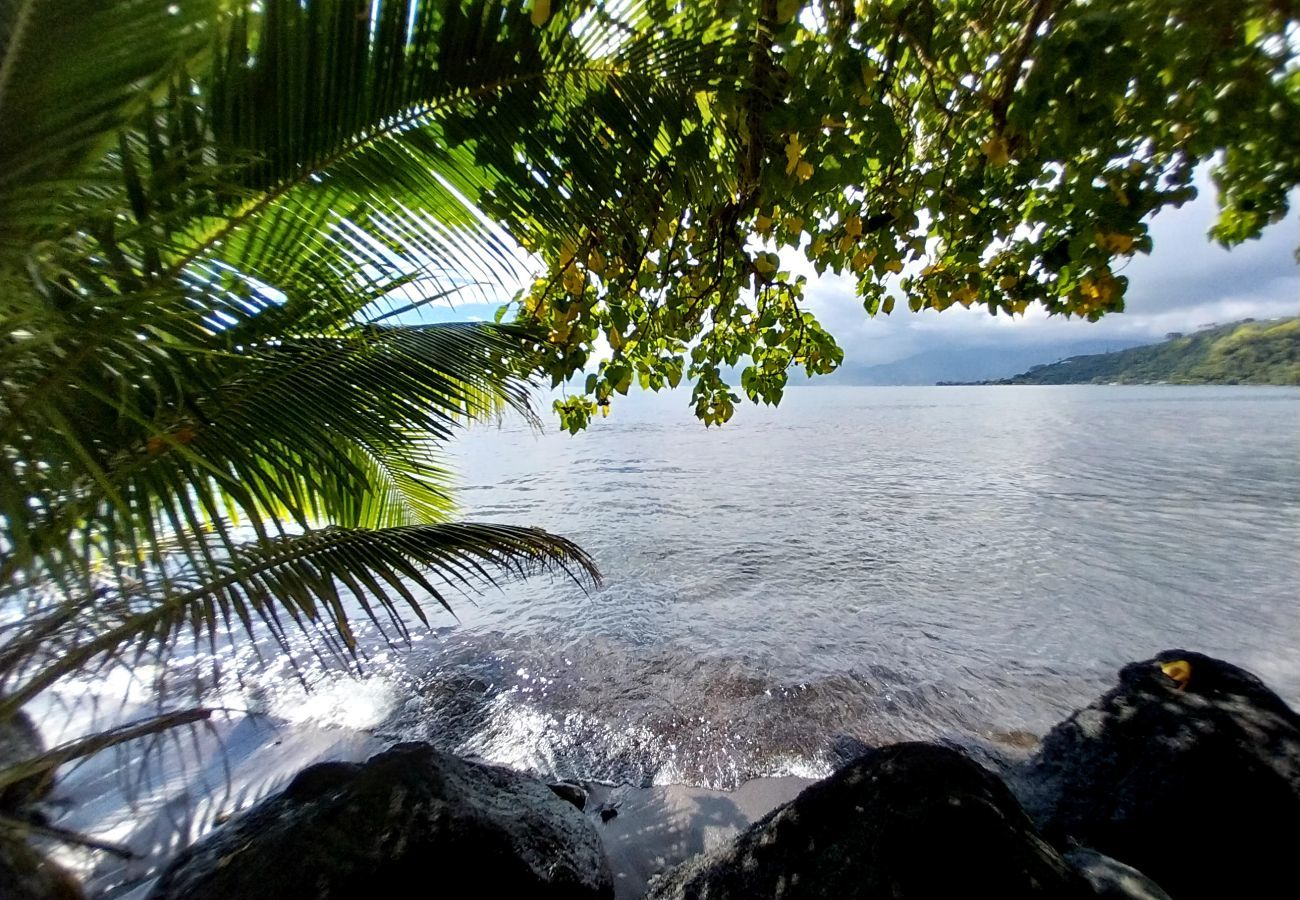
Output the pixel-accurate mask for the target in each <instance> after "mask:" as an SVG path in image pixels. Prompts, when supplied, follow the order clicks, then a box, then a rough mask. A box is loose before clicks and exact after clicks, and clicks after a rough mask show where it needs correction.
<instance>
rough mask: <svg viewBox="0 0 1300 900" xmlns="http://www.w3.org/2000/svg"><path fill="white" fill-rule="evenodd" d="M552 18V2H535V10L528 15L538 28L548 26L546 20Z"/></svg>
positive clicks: (545, 0) (540, 0)
mask: <svg viewBox="0 0 1300 900" xmlns="http://www.w3.org/2000/svg"><path fill="white" fill-rule="evenodd" d="M550 17H551V0H533V8H532V10H531V11H530V12H529V14H528V18H530V19H531V20H532V22H533V25H535V26H536V27H538V28H541V27H542V26H543V25H545V24H546V20H547V19H549V18H550Z"/></svg>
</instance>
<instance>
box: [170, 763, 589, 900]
mask: <svg viewBox="0 0 1300 900" xmlns="http://www.w3.org/2000/svg"><path fill="white" fill-rule="evenodd" d="M467 878H468V879H470V880H471V881H472V883H473V884H474V892H475V893H476V894H478V895H481V896H484V897H498V896H517V897H536V898H542V900H570V898H572V900H583V898H591V900H596V898H602V900H603V898H609V897H612V896H613V881H612V878H611V875H610V871H609V865H608V863H607V862H606V860H605V856H604V853H603V851H602V848H601V843H600V839H599V837H598V835H597V834H596V831H595V828H594V827H593V826H592V825H591V823H590V822H589V821H588V820H587V819H586V818H585V817H584V816H583V815H582V813H580V812H579V811H578V810H577V809H576V808H574V806H573V805H571V804H570V803H567V802H565V801H564V800H562V799H560V798H559V797H557V796H556V795H555V794H554V793H552V791H551V789H550V788H549V787H547V785H546V784H544V783H543V782H541V781H538V780H536V779H533V778H530V777H528V776H526V775H521V774H519V773H517V772H512V771H509V770H508V769H502V768H498V767H496V766H486V765H480V764H478V763H472V762H468V761H466V760H462V759H458V758H456V757H454V756H451V755H449V754H446V753H441V752H439V751H437V750H434V749H433V748H432V747H430V746H428V745H426V744H400V745H398V746H397V747H394V748H393V749H392V750H389V751H387V752H385V753H381V754H379V755H377V756H374V757H372V758H371V759H370V760H369V761H367V762H365V763H362V764H358V763H322V764H320V765H316V766H312V767H310V768H308V769H304V770H303V771H302V772H301V773H299V775H298V776H297V777H296V778H295V779H294V780H293V781H292V782H291V783H290V784H289V786H288V787H287V788H285V790H284V791H283V792H282V793H280V794H277V795H275V796H273V797H270V798H268V799H267V800H264V801H262V802H261V803H259V804H258V805H257V806H255V807H253V808H252V809H250V810H248V811H247V812H245V813H242V814H241V815H239V816H238V817H236V818H234V819H232V820H231V821H230V822H228V823H227V824H226V825H224V826H223V827H222V828H220V829H219V830H217V831H216V832H214V833H213V834H212V835H210V836H209V837H207V838H206V839H204V840H202V841H200V842H199V843H198V844H196V845H194V846H193V847H191V848H189V849H188V850H186V851H184V852H183V853H181V854H180V855H179V856H178V857H177V858H176V860H175V861H174V862H173V863H172V864H171V865H170V866H169V867H168V868H167V870H166V872H164V873H163V875H162V877H161V879H160V880H159V882H158V884H157V886H156V887H155V888H154V891H153V893H152V894H151V895H150V896H151V897H153V898H156V900H172V898H176V900H179V898H186V900H208V898H211V900H218V898H220V900H227V898H231V897H239V898H241V900H272V898H304V900H305V898H322V897H402V896H408V895H409V894H410V891H411V889H412V885H426V886H427V885H429V884H430V883H431V882H430V879H433V880H434V881H435V882H436V881H440V880H445V887H446V888H447V889H449V890H452V892H453V893H456V892H457V888H455V887H453V886H455V885H458V884H460V883H462V879H467ZM430 890H433V892H434V893H440V892H441V891H442V888H430Z"/></svg>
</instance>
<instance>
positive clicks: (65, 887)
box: [0, 834, 85, 900]
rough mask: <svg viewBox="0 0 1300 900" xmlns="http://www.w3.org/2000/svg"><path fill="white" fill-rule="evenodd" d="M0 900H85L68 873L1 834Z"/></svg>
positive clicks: (21, 842) (35, 852) (77, 885)
mask: <svg viewBox="0 0 1300 900" xmlns="http://www.w3.org/2000/svg"><path fill="white" fill-rule="evenodd" d="M0 897H3V898H4V900H84V897H85V894H83V893H82V890H81V885H80V884H78V883H77V880H76V879H75V878H73V877H72V875H71V874H70V873H68V872H67V870H65V869H63V868H62V867H61V866H58V865H56V864H55V863H53V862H51V861H50V860H48V859H46V858H45V857H44V856H42V855H41V854H40V853H38V852H37V851H36V850H34V849H32V848H31V847H29V846H27V844H25V843H24V842H23V841H22V840H20V839H17V838H14V837H12V836H9V835H6V834H0Z"/></svg>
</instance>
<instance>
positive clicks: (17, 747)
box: [0, 710, 54, 813]
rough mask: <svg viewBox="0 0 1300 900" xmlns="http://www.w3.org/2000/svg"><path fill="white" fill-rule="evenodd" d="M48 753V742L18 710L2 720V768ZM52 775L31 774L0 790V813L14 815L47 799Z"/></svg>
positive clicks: (0, 761) (0, 731)
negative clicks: (46, 746)
mask: <svg viewBox="0 0 1300 900" xmlns="http://www.w3.org/2000/svg"><path fill="white" fill-rule="evenodd" d="M44 752H45V742H44V741H42V740H41V733H40V731H39V730H38V729H37V727H36V723H35V722H33V721H32V718H31V716H29V715H27V713H25V712H23V711H22V710H19V711H18V712H16V713H14V714H13V715H11V716H9V717H8V718H6V719H3V720H0V769H4V768H6V767H7V766H11V765H16V764H18V763H21V762H26V761H28V760H30V759H34V758H35V757H38V756H40V755H41V754H42V753H44ZM52 775H53V773H51V774H50V775H32V776H29V777H27V778H24V779H23V780H22V781H19V782H15V783H14V784H11V785H7V786H5V787H3V788H0V812H4V813H14V812H17V811H19V810H22V809H24V808H25V807H27V806H29V805H31V804H33V803H35V802H37V801H39V800H41V799H43V798H45V797H46V796H47V795H48V794H49V793H50V790H51V788H52V787H53V786H54V785H53V778H52Z"/></svg>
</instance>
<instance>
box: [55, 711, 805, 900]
mask: <svg viewBox="0 0 1300 900" xmlns="http://www.w3.org/2000/svg"><path fill="white" fill-rule="evenodd" d="M182 743H183V744H184V745H185V747H184V749H183V750H177V748H176V747H175V746H174V747H173V748H171V750H170V752H168V753H164V754H161V755H159V754H154V755H151V756H149V757H147V758H143V759H142V758H131V759H122V758H114V757H113V754H107V755H106V757H105V758H103V759H101V760H97V761H92V764H88V765H83V766H81V767H78V768H77V769H75V770H73V771H70V772H68V773H67V774H66V775H65V776H64V777H63V778H62V779H60V781H59V784H58V787H57V788H56V792H55V795H54V797H52V798H51V800H52V805H54V806H55V807H56V808H57V809H60V810H61V811H62V814H61V815H58V816H57V824H59V825H60V826H62V827H66V828H71V829H75V830H79V831H83V832H86V833H90V834H94V835H95V836H97V837H101V838H103V839H105V840H109V841H112V842H114V843H118V844H122V845H124V846H126V847H129V848H131V850H132V851H133V852H135V853H137V854H138V855H139V857H140V858H138V859H134V860H117V859H114V858H111V857H107V858H106V857H103V856H99V857H98V859H97V860H96V858H95V857H92V855H91V854H88V853H86V852H85V851H82V850H78V849H75V848H69V847H61V848H53V852H52V856H53V857H54V858H55V859H56V861H58V862H59V863H60V864H61V865H63V866H65V867H66V868H68V869H70V870H72V871H74V872H76V873H77V875H78V876H79V877H80V878H82V879H83V880H84V883H85V885H86V888H87V893H88V895H89V896H91V897H97V898H105V900H140V898H143V897H144V896H146V895H147V894H148V892H149V890H150V888H151V887H152V886H153V883H154V880H155V876H156V875H157V872H158V869H159V868H160V867H161V866H163V865H165V864H166V863H167V861H168V860H169V859H170V858H171V857H172V856H173V855H174V854H175V853H177V852H179V851H180V850H181V849H182V848H183V847H185V846H186V845H188V844H190V843H193V842H194V841H197V840H199V839H200V838H202V837H203V836H204V835H206V834H207V833H208V832H210V831H211V830H212V829H213V828H214V827H216V826H217V825H219V824H220V823H221V822H224V821H225V820H226V819H227V818H229V817H231V816H233V815H235V814H237V813H239V812H241V811H242V810H244V809H247V808H248V807H250V806H252V805H254V804H255V803H257V802H258V801H259V800H260V799H261V798H263V797H266V796H268V795H270V794H272V793H275V792H277V791H279V790H280V789H282V788H283V787H284V786H285V784H287V783H288V781H289V780H290V779H292V778H293V777H294V775H296V774H297V773H298V772H300V771H301V770H302V769H305V768H307V767H308V766H311V765H314V764H316V763H320V762H327V761H343V762H363V761H365V760H366V759H368V758H369V757H371V756H373V755H374V754H376V753H379V752H381V751H383V750H384V749H386V748H387V747H388V746H389V742H387V741H383V740H380V739H378V738H376V737H374V736H373V735H372V734H370V733H369V732H367V731H363V730H355V729H352V728H347V727H343V726H337V725H335V726H320V725H311V724H306V723H287V722H282V721H278V720H274V719H269V718H266V717H254V716H244V717H236V718H231V719H227V720H216V721H214V722H213V723H212V726H211V727H210V728H204V729H201V730H195V731H194V732H193V735H192V737H191V738H187V739H186V740H185V741H184V742H182ZM200 760H201V761H202V762H199V761H200ZM133 767H134V768H133ZM128 773H129V775H130V777H129V779H128ZM128 780H129V782H131V783H130V784H129V783H128ZM815 780H816V779H813V778H806V777H800V776H795V775H788V776H769V777H759V778H753V779H750V780H748V781H745V782H742V783H741V784H740V785H739V786H737V787H736V788H735V789H733V790H711V789H708V788H702V787H694V786H692V785H685V784H671V785H650V786H645V787H641V786H636V785H628V784H623V785H610V784H601V783H595V782H584V783H583V784H582V786H583V788H584V789H585V790H586V791H587V794H588V796H587V803H586V807H585V810H584V812H585V814H586V815H587V817H588V818H589V819H590V820H591V821H592V825H593V827H594V828H595V829H596V832H597V833H598V834H599V836H600V839H601V842H602V844H603V845H604V848H605V851H606V853H607V854H608V857H609V864H610V868H611V869H612V871H613V874H614V884H615V897H616V900H635V898H639V897H641V896H643V895H644V893H645V890H646V886H647V885H648V884H649V882H650V879H651V878H652V877H653V876H654V875H656V874H658V873H660V872H664V871H667V870H668V869H671V868H672V867H674V866H676V865H677V864H678V863H680V862H682V861H684V860H686V859H688V858H690V857H691V856H694V855H696V854H698V853H701V852H704V851H707V850H711V849H713V848H715V847H717V846H719V845H721V844H725V843H726V842H728V841H730V840H731V839H732V838H733V837H735V836H736V835H737V834H739V833H740V832H741V831H743V830H745V829H746V828H747V827H749V825H750V824H752V823H753V822H755V821H757V820H758V819H760V818H762V817H763V816H765V815H766V814H767V813H769V812H770V811H772V810H773V809H775V808H776V807H777V806H780V805H781V804H783V803H786V802H787V801H789V800H792V799H793V798H794V797H795V796H796V795H797V794H798V793H799V792H800V791H802V790H803V789H804V788H805V787H807V786H808V785H809V784H812V783H813V782H814V781H815ZM132 784H134V786H135V787H134V789H135V791H138V793H136V795H135V796H132V790H133V789H132ZM610 809H612V810H614V811H616V815H614V816H613V817H610V818H608V820H607V821H602V816H601V811H602V810H610ZM151 870H152V871H151Z"/></svg>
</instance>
